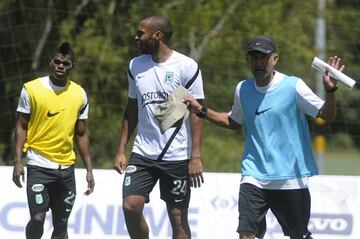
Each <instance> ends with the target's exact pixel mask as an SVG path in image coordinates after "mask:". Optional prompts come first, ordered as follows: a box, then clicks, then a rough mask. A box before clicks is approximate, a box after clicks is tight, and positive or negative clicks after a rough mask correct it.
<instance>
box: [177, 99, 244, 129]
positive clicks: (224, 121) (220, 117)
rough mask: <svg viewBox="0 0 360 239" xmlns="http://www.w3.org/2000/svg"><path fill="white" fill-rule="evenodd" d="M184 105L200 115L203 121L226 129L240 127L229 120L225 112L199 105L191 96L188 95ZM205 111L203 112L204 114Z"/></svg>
mask: <svg viewBox="0 0 360 239" xmlns="http://www.w3.org/2000/svg"><path fill="white" fill-rule="evenodd" d="M184 103H185V104H187V105H188V106H189V107H190V108H191V111H192V112H193V113H195V114H197V115H199V114H200V115H202V117H203V118H204V119H207V120H209V121H210V122H212V123H214V124H216V125H218V126H221V127H223V128H227V129H239V128H240V127H241V125H240V124H238V123H237V122H236V121H234V120H233V119H231V117H230V116H229V114H228V113H227V112H217V111H215V110H212V109H210V108H207V107H204V106H203V105H201V104H200V103H199V102H198V101H197V100H196V99H195V98H194V97H193V96H191V95H188V96H187V97H186V98H185V100H184ZM204 111H205V112H204Z"/></svg>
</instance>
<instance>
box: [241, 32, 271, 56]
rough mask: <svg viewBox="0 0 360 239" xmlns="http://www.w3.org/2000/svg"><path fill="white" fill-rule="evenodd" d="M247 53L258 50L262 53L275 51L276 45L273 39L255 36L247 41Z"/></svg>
mask: <svg viewBox="0 0 360 239" xmlns="http://www.w3.org/2000/svg"><path fill="white" fill-rule="evenodd" d="M247 51H248V53H250V52H252V51H259V52H261V53H264V54H271V53H273V52H276V45H275V42H274V40H273V39H271V38H270V37H268V36H257V37H255V38H253V39H251V40H250V41H249V42H248V50H247Z"/></svg>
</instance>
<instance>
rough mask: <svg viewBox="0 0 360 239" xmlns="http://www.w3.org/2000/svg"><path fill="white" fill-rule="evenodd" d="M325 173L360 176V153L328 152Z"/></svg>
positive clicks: (347, 151) (350, 151) (354, 151)
mask: <svg viewBox="0 0 360 239" xmlns="http://www.w3.org/2000/svg"><path fill="white" fill-rule="evenodd" d="M323 172H324V174H328V175H360V152H359V151H356V150H337V151H333V150H331V151H327V152H326V153H325V157H324V170H323Z"/></svg>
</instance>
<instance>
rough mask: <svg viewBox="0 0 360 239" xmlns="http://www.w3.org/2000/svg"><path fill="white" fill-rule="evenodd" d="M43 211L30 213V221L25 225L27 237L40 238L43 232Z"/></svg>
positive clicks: (28, 238)
mask: <svg viewBox="0 0 360 239" xmlns="http://www.w3.org/2000/svg"><path fill="white" fill-rule="evenodd" d="M44 221H45V213H37V214H34V215H31V218H30V221H29V222H28V224H27V225H26V230H25V234H26V238H27V239H40V238H41V236H42V234H43V232H44Z"/></svg>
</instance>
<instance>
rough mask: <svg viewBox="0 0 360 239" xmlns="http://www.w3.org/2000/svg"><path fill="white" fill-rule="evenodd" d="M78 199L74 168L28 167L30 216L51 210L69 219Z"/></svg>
mask: <svg viewBox="0 0 360 239" xmlns="http://www.w3.org/2000/svg"><path fill="white" fill-rule="evenodd" d="M75 197H76V185H75V174H74V167H73V166H70V167H68V168H66V169H48V168H42V167H39V166H33V165H27V198H28V204H29V209H30V214H31V215H34V214H36V213H40V212H46V211H48V210H49V208H51V210H53V211H56V212H57V213H58V214H59V215H63V216H64V217H68V216H69V215H70V213H71V210H72V207H73V204H74V201H75Z"/></svg>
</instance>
